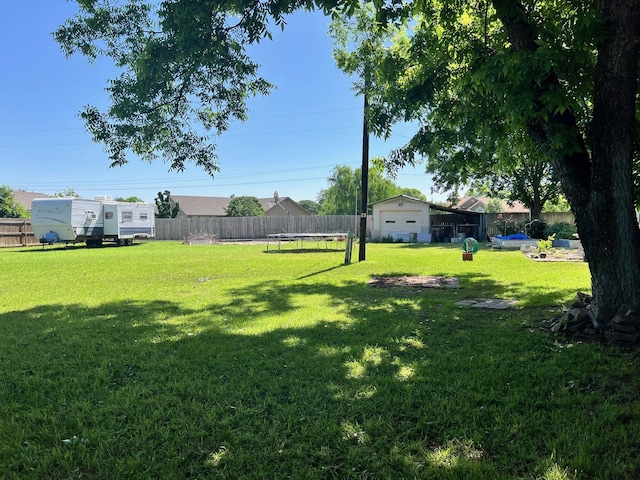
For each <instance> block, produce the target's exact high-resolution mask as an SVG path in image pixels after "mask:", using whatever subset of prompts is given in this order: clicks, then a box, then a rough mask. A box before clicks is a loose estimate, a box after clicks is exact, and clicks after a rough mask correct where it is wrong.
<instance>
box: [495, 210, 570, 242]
mask: <svg viewBox="0 0 640 480" xmlns="http://www.w3.org/2000/svg"><path fill="white" fill-rule="evenodd" d="M485 215H486V219H487V235H488V236H489V237H495V236H496V235H502V234H503V233H504V232H501V231H499V229H498V224H501V221H503V220H506V221H508V222H511V221H513V222H517V223H519V224H520V225H521V226H522V227H523V228H524V225H526V224H527V223H529V222H530V221H531V219H530V218H529V214H528V213H487V214H485ZM540 220H542V221H543V222H546V223H547V224H548V225H553V224H555V223H561V222H564V223H568V224H569V225H573V223H574V222H575V218H574V216H573V213H571V212H550V213H544V212H543V213H542V214H541V215H540Z"/></svg>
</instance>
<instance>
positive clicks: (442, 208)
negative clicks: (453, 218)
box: [369, 195, 484, 216]
mask: <svg viewBox="0 0 640 480" xmlns="http://www.w3.org/2000/svg"><path fill="white" fill-rule="evenodd" d="M399 199H406V200H411V201H413V202H418V203H423V204H425V205H429V208H431V209H432V210H439V211H442V212H449V213H462V214H464V215H476V216H481V215H483V214H484V213H482V212H475V211H473V210H461V209H459V208H453V207H445V206H444V205H438V204H436V203H431V202H425V201H424V200H420V199H419V198H414V197H410V196H409V195H396V196H395V197H391V198H386V199H384V200H379V201H377V202H372V203H370V204H369V206H373V205H377V204H379V203H386V202H392V201H394V200H399Z"/></svg>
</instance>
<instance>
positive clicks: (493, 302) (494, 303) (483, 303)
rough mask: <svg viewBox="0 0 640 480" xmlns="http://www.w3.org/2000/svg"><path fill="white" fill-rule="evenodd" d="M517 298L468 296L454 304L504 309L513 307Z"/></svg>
mask: <svg viewBox="0 0 640 480" xmlns="http://www.w3.org/2000/svg"><path fill="white" fill-rule="evenodd" d="M516 303H518V301H517V300H504V299H501V298H469V299H465V300H460V301H459V302H456V305H464V306H468V307H475V308H491V309H493V310H506V309H508V308H511V307H513V306H514V305H515V304H516Z"/></svg>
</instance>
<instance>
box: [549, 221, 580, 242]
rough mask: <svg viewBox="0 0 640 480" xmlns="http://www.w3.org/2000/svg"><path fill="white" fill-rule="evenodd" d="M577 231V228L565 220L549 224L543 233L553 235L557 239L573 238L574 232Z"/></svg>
mask: <svg viewBox="0 0 640 480" xmlns="http://www.w3.org/2000/svg"><path fill="white" fill-rule="evenodd" d="M576 233H578V229H577V228H576V226H575V225H570V224H568V223H566V222H559V223H554V224H553V225H549V226H548V227H547V228H545V230H544V234H545V236H547V237H550V236H552V235H554V237H555V238H558V239H569V240H575V239H576V237H575V234H576Z"/></svg>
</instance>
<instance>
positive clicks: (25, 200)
mask: <svg viewBox="0 0 640 480" xmlns="http://www.w3.org/2000/svg"><path fill="white" fill-rule="evenodd" d="M13 196H14V198H15V199H16V201H17V202H18V203H19V204H20V205H22V206H23V207H24V208H26V209H27V210H29V211H31V202H32V201H33V199H35V198H49V195H47V194H45V193H38V192H24V191H22V190H14V191H13Z"/></svg>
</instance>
